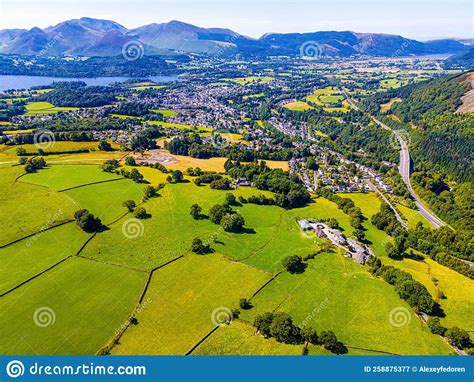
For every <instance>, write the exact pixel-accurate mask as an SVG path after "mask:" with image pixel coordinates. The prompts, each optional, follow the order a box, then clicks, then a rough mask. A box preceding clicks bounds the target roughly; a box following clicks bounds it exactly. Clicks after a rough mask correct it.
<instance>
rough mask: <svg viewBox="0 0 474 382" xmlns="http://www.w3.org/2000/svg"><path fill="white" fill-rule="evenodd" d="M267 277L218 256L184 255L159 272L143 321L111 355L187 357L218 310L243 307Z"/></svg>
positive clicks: (147, 300) (123, 338)
mask: <svg viewBox="0 0 474 382" xmlns="http://www.w3.org/2000/svg"><path fill="white" fill-rule="evenodd" d="M268 279H269V275H267V274H265V273H264V272H261V271H258V270H255V269H253V268H251V267H248V266H246V265H243V264H236V263H232V262H229V261H228V260H227V259H225V258H223V257H222V256H220V255H218V254H211V255H203V256H200V255H189V256H186V257H184V258H182V259H179V260H177V261H176V262H174V263H171V264H169V265H167V266H165V267H164V268H162V269H159V270H158V271H156V272H155V273H154V275H153V278H152V281H151V284H150V286H149V289H148V291H147V294H146V295H145V299H144V302H143V306H144V308H143V309H142V311H141V312H140V313H139V314H138V322H139V324H138V325H136V326H131V327H129V329H127V331H126V332H125V334H124V336H122V338H121V340H120V344H119V345H118V346H117V347H115V349H113V351H112V353H113V354H116V355H125V354H176V355H183V354H185V353H186V352H187V351H189V350H190V349H191V348H192V347H193V346H194V345H195V344H196V343H197V342H198V341H199V340H201V339H202V338H203V337H204V336H205V335H206V334H207V333H209V331H211V329H212V328H213V327H214V323H213V322H212V316H213V312H215V311H216V310H217V312H218V311H222V310H225V309H232V308H234V307H236V306H238V301H239V298H241V297H243V296H250V295H251V294H252V293H253V292H254V291H255V290H257V289H258V288H259V287H260V286H261V285H263V284H264V283H265V282H266V281H267V280H268Z"/></svg>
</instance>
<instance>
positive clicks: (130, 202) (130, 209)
mask: <svg viewBox="0 0 474 382" xmlns="http://www.w3.org/2000/svg"><path fill="white" fill-rule="evenodd" d="M122 206H124V207H125V208H126V209H127V210H128V212H133V210H134V208H135V207H136V204H135V202H134V201H133V200H125V201H124V202H123V203H122Z"/></svg>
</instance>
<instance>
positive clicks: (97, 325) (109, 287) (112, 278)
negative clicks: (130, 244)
mask: <svg viewBox="0 0 474 382" xmlns="http://www.w3.org/2000/svg"><path fill="white" fill-rule="evenodd" d="M145 281H146V274H145V273H142V272H136V271H133V270H128V269H124V268H119V267H111V266H107V265H104V264H100V263H97V262H93V261H90V260H86V259H81V258H74V259H70V260H67V261H66V262H64V263H63V264H61V265H59V266H57V267H56V268H54V269H52V270H51V271H49V272H47V273H45V274H44V275H42V276H40V277H38V278H37V279H35V280H33V281H31V282H30V283H28V284H27V285H25V286H23V287H21V288H19V289H17V290H15V291H14V292H12V293H10V294H8V295H6V296H5V297H3V298H2V299H1V300H0V319H1V320H2V325H1V326H0V337H1V338H2V341H1V342H0V354H2V355H4V354H18V355H21V354H28V355H32V354H33V355H35V354H38V355H40V354H43V355H45V354H48V355H60V354H76V355H81V354H95V353H96V352H97V351H98V349H100V348H101V347H102V346H103V345H104V344H105V343H106V342H107V341H108V340H109V339H110V338H112V337H113V336H114V332H115V330H116V329H118V328H119V327H120V326H121V325H122V323H123V322H124V321H125V320H126V319H127V317H129V315H130V314H131V312H132V311H133V308H134V306H135V304H136V302H137V298H138V297H137V296H139V294H140V292H141V290H142V288H143V286H144V284H145ZM19 301H21V304H20V303H18V302H19ZM42 311H43V312H47V315H48V316H49V318H50V320H48V321H47V322H49V323H51V324H50V325H49V326H46V327H41V326H37V325H36V324H35V321H34V316H35V312H42ZM53 317H54V320H53ZM40 322H41V321H40Z"/></svg>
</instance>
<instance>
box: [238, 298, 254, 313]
mask: <svg viewBox="0 0 474 382" xmlns="http://www.w3.org/2000/svg"><path fill="white" fill-rule="evenodd" d="M239 306H240V308H241V309H245V310H247V309H250V308H251V307H252V303H251V302H250V301H249V300H247V299H246V298H241V299H240V301H239Z"/></svg>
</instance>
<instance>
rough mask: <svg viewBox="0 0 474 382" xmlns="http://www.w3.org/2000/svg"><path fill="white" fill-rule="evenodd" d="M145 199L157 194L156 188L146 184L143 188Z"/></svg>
mask: <svg viewBox="0 0 474 382" xmlns="http://www.w3.org/2000/svg"><path fill="white" fill-rule="evenodd" d="M143 193H144V196H145V199H150V198H153V197H155V196H156V195H157V192H156V188H155V187H153V186H146V187H145V188H144V190H143Z"/></svg>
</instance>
